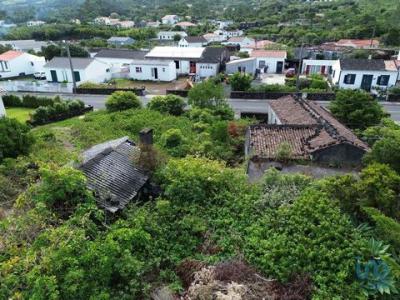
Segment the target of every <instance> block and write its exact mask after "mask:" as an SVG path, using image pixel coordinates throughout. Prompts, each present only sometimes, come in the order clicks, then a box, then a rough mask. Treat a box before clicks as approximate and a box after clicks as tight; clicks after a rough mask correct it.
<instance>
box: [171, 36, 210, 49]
mask: <svg viewBox="0 0 400 300" xmlns="http://www.w3.org/2000/svg"><path fill="white" fill-rule="evenodd" d="M207 44H208V42H207V40H206V39H205V38H204V37H202V36H186V37H183V38H182V39H181V40H180V41H179V43H178V46H179V47H204V46H206V45H207Z"/></svg>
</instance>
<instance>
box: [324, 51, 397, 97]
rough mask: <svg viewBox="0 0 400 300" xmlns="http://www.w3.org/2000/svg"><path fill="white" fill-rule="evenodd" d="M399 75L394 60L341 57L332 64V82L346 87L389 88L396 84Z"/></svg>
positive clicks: (369, 89) (367, 89) (364, 88)
mask: <svg viewBox="0 0 400 300" xmlns="http://www.w3.org/2000/svg"><path fill="white" fill-rule="evenodd" d="M397 76H398V71H397V68H396V64H395V62H394V61H393V60H387V61H385V60H383V59H340V60H337V61H336V62H335V63H334V64H333V66H332V83H333V84H335V85H337V86H339V87H340V88H344V89H363V90H366V91H368V92H369V91H371V90H376V88H379V89H387V88H390V87H392V86H394V85H395V84H396V80H397Z"/></svg>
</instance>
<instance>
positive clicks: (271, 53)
mask: <svg viewBox="0 0 400 300" xmlns="http://www.w3.org/2000/svg"><path fill="white" fill-rule="evenodd" d="M250 56H251V57H276V58H286V56H287V53H286V51H282V50H253V51H252V52H251V54H250Z"/></svg>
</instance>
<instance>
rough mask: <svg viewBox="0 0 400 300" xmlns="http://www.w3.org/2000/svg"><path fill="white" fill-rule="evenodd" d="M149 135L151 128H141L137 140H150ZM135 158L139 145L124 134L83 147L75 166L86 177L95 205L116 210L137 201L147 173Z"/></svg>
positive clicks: (137, 156) (111, 210)
mask: <svg viewBox="0 0 400 300" xmlns="http://www.w3.org/2000/svg"><path fill="white" fill-rule="evenodd" d="M149 136H150V140H149V138H148V137H149ZM151 136H152V131H151V129H150V130H144V131H143V130H142V132H141V142H142V141H144V142H146V143H149V142H150V143H151V142H152V139H151ZM139 159H140V148H139V147H138V146H137V145H136V144H135V143H134V142H133V141H131V140H129V138H128V137H122V138H118V139H115V140H111V141H107V142H105V143H102V144H99V145H95V146H93V147H92V148H90V149H88V150H86V151H85V152H84V153H83V154H82V162H81V163H80V164H79V165H78V166H77V167H78V169H79V170H81V171H82V172H83V174H84V175H85V176H86V179H87V183H86V184H87V187H88V189H89V190H91V191H92V192H93V194H94V196H95V198H96V200H97V203H98V205H99V206H100V207H102V208H104V209H105V210H106V211H108V212H110V213H116V212H118V211H120V210H122V209H124V208H125V207H126V206H127V205H128V204H129V203H130V202H133V201H138V200H140V196H141V194H142V192H143V190H144V188H145V186H146V184H147V183H148V179H149V177H148V175H147V174H146V172H145V171H144V170H143V169H141V168H140V167H139V166H138V161H139Z"/></svg>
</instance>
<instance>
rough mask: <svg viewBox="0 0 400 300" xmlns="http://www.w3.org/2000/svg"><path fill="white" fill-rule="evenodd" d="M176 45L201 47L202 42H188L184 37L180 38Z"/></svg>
mask: <svg viewBox="0 0 400 300" xmlns="http://www.w3.org/2000/svg"><path fill="white" fill-rule="evenodd" d="M178 46H179V47H181V48H188V47H195V48H201V47H203V46H204V45H203V43H188V42H187V41H186V40H185V39H181V40H180V41H179V43H178Z"/></svg>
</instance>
